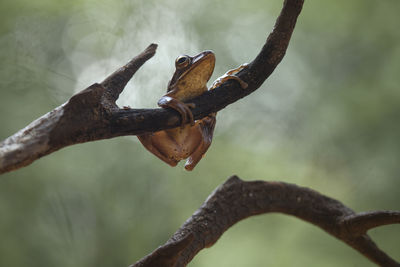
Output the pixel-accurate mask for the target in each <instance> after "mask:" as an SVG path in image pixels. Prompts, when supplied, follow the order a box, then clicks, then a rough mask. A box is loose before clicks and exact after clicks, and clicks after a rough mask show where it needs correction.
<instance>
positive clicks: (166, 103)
mask: <svg viewBox="0 0 400 267" xmlns="http://www.w3.org/2000/svg"><path fill="white" fill-rule="evenodd" d="M158 105H159V106H160V107H162V108H172V109H175V110H176V111H178V112H179V114H180V115H181V117H182V126H183V125H185V124H186V123H190V124H191V125H194V118H193V113H192V111H191V110H190V109H191V108H194V107H195V105H194V103H188V104H185V103H183V102H182V101H179V100H178V99H176V98H173V97H170V96H163V97H161V99H160V100H159V101H158Z"/></svg>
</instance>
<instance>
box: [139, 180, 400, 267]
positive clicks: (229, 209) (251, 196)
mask: <svg viewBox="0 0 400 267" xmlns="http://www.w3.org/2000/svg"><path fill="white" fill-rule="evenodd" d="M270 212H279V213H283V214H287V215H292V216H296V217H297V218H299V219H301V220H304V221H307V222H309V223H312V224H314V225H316V226H318V227H320V228H321V229H323V230H325V231H326V232H327V233H329V234H330V235H332V236H334V237H336V238H338V239H340V240H342V241H343V242H345V243H346V244H348V245H349V246H351V247H353V248H354V249H356V250H357V251H359V252H360V253H361V254H363V255H364V256H366V257H367V258H368V259H370V260H371V261H373V262H375V263H376V264H378V265H380V266H400V264H399V263H397V262H396V261H395V260H393V259H392V258H391V257H389V256H388V255H387V254H386V253H384V252H383V251H382V250H380V249H379V248H378V247H377V246H376V245H375V243H374V242H373V241H372V240H371V238H370V237H369V236H368V235H367V234H366V233H365V231H366V230H368V229H370V228H372V226H373V227H376V226H380V225H386V224H389V223H399V216H400V212H398V211H374V212H369V213H355V212H354V211H353V210H351V209H350V208H348V207H346V206H345V205H343V204H342V203H341V202H339V201H337V200H335V199H332V198H329V197H327V196H324V195H322V194H320V193H318V192H316V191H314V190H311V189H309V188H305V187H300V186H297V185H294V184H287V183H283V182H266V181H250V182H245V181H242V180H241V179H239V178H238V177H237V176H233V177H231V178H229V179H228V180H227V181H226V182H225V183H224V184H222V185H221V186H219V187H218V188H217V189H216V190H215V191H214V192H213V193H212V194H211V195H210V196H209V197H208V198H207V200H206V201H205V202H204V203H203V205H202V206H201V207H200V208H199V209H198V210H197V211H195V212H194V214H193V215H192V216H191V217H190V218H189V219H188V220H187V221H186V222H185V223H184V224H183V226H182V227H181V228H180V229H179V230H178V231H177V232H176V233H175V234H174V235H173V236H172V237H171V238H170V239H169V240H168V241H167V242H166V244H165V245H163V246H161V247H159V248H158V249H156V250H155V251H154V252H152V253H151V254H149V255H148V256H146V257H145V258H143V259H142V260H140V261H138V262H136V263H135V264H133V265H132V266H131V267H139V266H140V267H145V266H146V267H150V266H158V267H163V266H165V267H167V266H174V267H177V266H186V265H187V264H188V263H189V262H190V261H191V260H192V259H193V258H194V257H195V255H196V254H197V253H198V252H199V251H200V250H202V249H203V248H205V247H210V246H212V245H213V244H214V243H215V242H216V241H217V240H218V239H219V238H220V237H221V235H222V234H223V233H224V232H225V231H226V230H228V229H229V228H230V227H231V226H232V225H234V224H235V223H237V222H238V221H240V220H243V219H245V218H247V217H250V216H254V215H258V214H263V213H270ZM366 225H367V226H366ZM359 229H364V230H365V231H359Z"/></svg>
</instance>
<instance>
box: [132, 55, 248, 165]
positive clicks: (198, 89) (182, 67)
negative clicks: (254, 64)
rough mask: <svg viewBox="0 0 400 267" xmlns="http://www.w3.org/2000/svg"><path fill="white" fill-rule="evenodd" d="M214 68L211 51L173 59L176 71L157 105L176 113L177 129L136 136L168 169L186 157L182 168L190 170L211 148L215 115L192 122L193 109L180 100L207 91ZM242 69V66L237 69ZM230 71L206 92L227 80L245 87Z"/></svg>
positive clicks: (192, 106) (190, 104)
mask: <svg viewBox="0 0 400 267" xmlns="http://www.w3.org/2000/svg"><path fill="white" fill-rule="evenodd" d="M214 66H215V55H214V53H213V52H212V51H204V52H201V53H200V54H198V55H196V56H194V57H190V56H188V55H182V56H179V57H178V58H177V59H176V60H175V67H176V70H175V73H174V75H173V76H172V79H171V80H170V82H169V83H168V89H167V93H166V94H165V95H164V96H162V97H161V99H160V100H159V101H158V105H159V106H160V107H163V108H173V109H175V110H176V111H178V112H179V113H180V115H181V117H182V125H181V127H177V128H173V129H168V130H163V131H158V132H154V133H146V134H143V135H138V138H139V140H140V142H141V143H142V144H143V145H144V147H145V148H147V149H148V150H149V151H150V152H151V153H153V154H154V155H156V156H157V157H158V158H160V159H161V160H163V161H164V162H166V163H168V164H169V165H171V166H176V165H177V164H178V162H179V161H180V160H183V159H186V158H187V161H186V164H185V169H186V170H188V171H191V170H193V168H194V167H195V166H196V164H197V163H198V162H199V161H200V160H201V158H202V157H203V155H204V154H205V153H206V151H207V149H208V148H209V147H210V145H211V141H212V138H213V133H214V127H215V123H216V119H215V117H216V113H211V114H209V115H208V116H206V117H204V118H203V119H201V120H196V121H194V119H193V114H192V111H191V110H190V108H194V104H193V103H184V101H186V100H189V99H192V98H194V97H196V96H199V95H201V94H203V93H204V92H205V91H207V90H208V88H207V82H208V80H209V79H210V77H211V75H212V73H213V71H214ZM242 68H243V66H241V67H239V68H238V70H240V69H242ZM234 72H235V70H232V71H230V72H229V73H227V74H225V75H224V76H223V77H221V78H220V79H218V80H217V82H216V83H214V84H213V87H212V88H210V90H211V89H214V88H215V87H217V86H218V85H219V84H221V83H222V82H224V81H225V80H227V79H235V80H237V81H239V82H240V84H241V86H242V87H243V88H246V87H247V84H246V83H244V82H243V81H242V80H240V79H239V78H238V77H236V76H234V75H233V73H234Z"/></svg>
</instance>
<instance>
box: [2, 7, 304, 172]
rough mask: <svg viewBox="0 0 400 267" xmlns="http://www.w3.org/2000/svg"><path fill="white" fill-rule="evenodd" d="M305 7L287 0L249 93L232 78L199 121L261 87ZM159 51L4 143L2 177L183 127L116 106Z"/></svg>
mask: <svg viewBox="0 0 400 267" xmlns="http://www.w3.org/2000/svg"><path fill="white" fill-rule="evenodd" d="M302 5H303V0H285V2H284V5H283V8H282V11H281V14H280V16H279V17H278V19H277V21H276V24H275V27H274V29H273V31H272V32H271V34H270V35H269V37H268V39H267V42H266V43H265V45H264V47H263V48H262V49H261V51H260V53H259V54H258V56H257V57H256V58H255V59H254V60H253V61H252V62H251V63H250V64H249V66H248V68H245V69H244V70H242V71H241V72H240V73H239V74H238V76H239V77H240V78H241V79H242V80H243V81H245V82H247V83H248V85H249V86H248V88H247V89H245V90H244V89H242V88H241V87H240V86H239V84H238V83H237V82H234V81H231V80H229V81H227V82H226V83H224V84H222V85H221V86H219V87H217V88H216V89H214V90H211V91H207V92H206V93H204V94H203V95H201V96H199V97H197V98H195V99H192V100H190V102H192V103H195V105H196V108H195V109H193V115H194V118H195V119H201V118H203V117H204V116H206V115H208V114H210V113H211V112H216V111H219V110H221V109H223V108H225V107H226V106H227V105H229V104H231V103H233V102H235V101H237V100H238V99H240V98H243V97H245V96H247V95H249V94H250V93H252V92H254V91H255V90H256V89H258V88H259V87H260V86H261V84H262V83H263V82H264V81H265V80H266V79H267V78H268V77H269V75H271V73H272V72H273V70H274V69H275V68H276V66H277V65H278V64H279V62H280V61H281V60H282V58H283V56H284V55H285V52H286V49H287V47H288V45H289V41H290V37H291V35H292V32H293V29H294V27H295V25H296V19H297V17H298V15H299V14H300V11H301V8H302ZM156 47H157V46H156V45H155V44H152V45H150V46H149V47H148V48H147V49H146V50H145V51H143V52H142V53H141V54H140V55H138V56H137V57H135V58H134V59H132V60H131V61H130V62H129V63H128V64H126V65H125V66H124V67H122V68H120V69H119V70H117V71H116V72H114V73H113V74H111V75H110V76H109V77H108V78H107V79H105V80H104V81H103V82H102V83H101V84H97V83H96V84H93V85H92V86H90V87H89V88H87V89H85V90H83V91H82V92H80V93H78V94H76V95H74V96H73V97H72V98H71V99H70V100H69V101H68V102H66V103H65V104H63V105H61V106H59V107H57V108H55V109H54V110H53V111H51V112H49V113H47V114H45V115H44V116H42V117H41V118H39V119H37V120H35V121H34V122H32V123H31V124H29V125H28V126H27V127H25V128H24V129H22V130H20V131H19V132H17V133H16V134H14V135H12V136H10V137H8V138H7V139H6V140H4V141H2V142H1V143H0V174H1V173H4V172H8V171H12V170H15V169H18V168H21V167H23V166H26V165H28V164H30V163H32V162H33V161H34V160H36V159H38V158H40V157H42V156H45V155H48V154H50V153H52V152H54V151H56V150H58V149H61V148H63V147H65V146H69V145H73V144H78V143H83V142H90V141H95V140H100V139H107V138H113V137H117V136H124V135H137V134H141V133H144V132H155V131H159V130H163V129H168V128H173V127H177V126H179V125H180V124H181V118H180V116H179V114H178V113H177V112H176V111H174V110H171V109H119V108H118V106H117V105H116V104H115V101H116V100H117V98H118V96H119V94H120V93H121V92H122V90H123V88H124V87H125V85H126V84H127V83H128V81H129V80H130V79H131V77H132V75H134V73H135V72H136V71H137V70H138V69H139V68H140V67H141V66H142V65H143V64H144V63H145V62H146V61H147V60H148V59H150V58H151V57H152V56H153V55H154V53H155V50H156Z"/></svg>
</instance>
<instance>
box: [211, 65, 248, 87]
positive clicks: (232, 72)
mask: <svg viewBox="0 0 400 267" xmlns="http://www.w3.org/2000/svg"><path fill="white" fill-rule="evenodd" d="M248 65H249V64H248V63H245V64H242V65H240V66H239V67H237V68H236V69H232V70H228V71H227V72H226V73H225V74H224V75H222V76H221V77H219V78H218V79H216V80H215V81H214V83H213V84H212V86H211V88H210V90H211V89H214V88H216V87H218V86H220V85H221V84H223V83H224V82H226V81H227V80H236V81H238V82H239V84H240V86H241V87H242V88H243V89H246V88H247V87H248V84H247V83H246V82H244V81H243V80H242V79H240V78H239V77H238V76H236V73H238V72H239V71H241V70H242V69H244V68H247V67H248Z"/></svg>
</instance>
